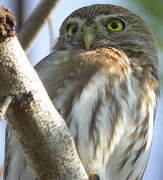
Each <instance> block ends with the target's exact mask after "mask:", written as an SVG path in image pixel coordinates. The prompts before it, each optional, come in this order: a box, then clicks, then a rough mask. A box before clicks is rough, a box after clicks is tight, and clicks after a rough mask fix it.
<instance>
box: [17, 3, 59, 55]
mask: <svg viewBox="0 0 163 180" xmlns="http://www.w3.org/2000/svg"><path fill="white" fill-rule="evenodd" d="M57 2H58V0H42V1H41V2H40V4H39V5H38V6H37V7H36V9H35V10H34V12H33V13H32V15H31V16H30V17H29V19H28V20H27V21H26V22H25V24H24V26H23V28H22V29H21V31H20V32H19V33H18V39H19V41H20V43H21V45H22V47H23V49H24V50H25V51H28V50H29V48H30V45H31V44H32V42H33V40H34V39H35V37H36V35H37V34H38V32H39V31H40V29H41V27H42V26H43V25H44V23H45V21H46V19H47V17H48V16H49V14H50V13H51V11H52V9H53V8H54V7H55V5H56V3H57Z"/></svg>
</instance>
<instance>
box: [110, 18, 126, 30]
mask: <svg viewBox="0 0 163 180" xmlns="http://www.w3.org/2000/svg"><path fill="white" fill-rule="evenodd" d="M124 27H125V26H124V22H123V21H122V20H120V19H116V18H114V19H111V20H110V21H109V22H108V24H107V29H108V30H111V31H122V30H123V29H124Z"/></svg>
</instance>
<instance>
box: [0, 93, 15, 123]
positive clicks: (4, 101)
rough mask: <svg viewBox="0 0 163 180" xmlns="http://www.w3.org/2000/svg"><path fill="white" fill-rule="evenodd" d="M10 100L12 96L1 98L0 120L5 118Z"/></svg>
mask: <svg viewBox="0 0 163 180" xmlns="http://www.w3.org/2000/svg"><path fill="white" fill-rule="evenodd" d="M12 99H13V97H12V96H4V97H3V98H2V103H0V120H1V119H3V117H4V116H5V114H6V111H7V109H8V107H9V105H10V104H11V102H12Z"/></svg>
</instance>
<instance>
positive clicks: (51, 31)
mask: <svg viewBox="0 0 163 180" xmlns="http://www.w3.org/2000/svg"><path fill="white" fill-rule="evenodd" d="M47 21H48V25H49V34H50V47H53V46H54V44H55V39H56V38H55V30H54V21H53V17H52V15H51V14H50V15H49V16H48V18H47Z"/></svg>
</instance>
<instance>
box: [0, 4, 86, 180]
mask: <svg viewBox="0 0 163 180" xmlns="http://www.w3.org/2000/svg"><path fill="white" fill-rule="evenodd" d="M0 20H1V21H0V67H1V68H0V96H4V95H6V94H8V95H10V94H12V96H14V99H13V102H12V104H10V106H9V109H8V111H7V112H8V119H9V123H10V124H11V125H12V127H13V129H14V130H15V131H16V133H17V135H18V138H19V141H20V142H21V144H22V146H23V149H24V152H25V154H26V157H27V159H28V161H29V163H30V164H31V167H32V168H33V170H34V172H35V175H36V177H37V178H38V179H39V180H45V179H47V180H55V179H72V180H73V179H87V174H86V172H85V170H84V168H83V165H82V164H81V162H80V159H79V157H78V154H77V151H76V148H75V144H74V140H73V138H72V136H71V134H70V132H69V129H68V128H67V126H66V124H65V122H64V120H63V119H62V117H61V116H60V115H59V114H58V112H57V111H56V109H55V108H54V106H53V104H52V103H51V101H50V99H49V97H48V95H47V93H46V91H45V89H44V87H43V85H42V83H41V81H40V80H39V78H38V76H37V73H36V72H35V70H34V69H33V68H32V66H31V64H30V63H29V61H28V59H27V57H26V55H25V53H24V51H23V49H22V48H21V46H20V44H19V41H18V40H17V38H16V36H15V35H14V34H15V31H14V26H15V22H14V18H13V16H12V14H11V13H10V12H9V11H8V10H6V9H4V8H3V7H0Z"/></svg>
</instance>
